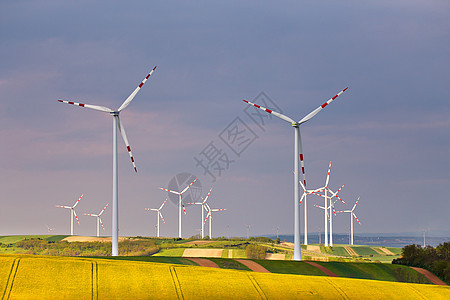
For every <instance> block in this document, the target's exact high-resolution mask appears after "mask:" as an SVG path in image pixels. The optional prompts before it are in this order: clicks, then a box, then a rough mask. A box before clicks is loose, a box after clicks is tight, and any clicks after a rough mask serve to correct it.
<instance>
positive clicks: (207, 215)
mask: <svg viewBox="0 0 450 300" xmlns="http://www.w3.org/2000/svg"><path fill="white" fill-rule="evenodd" d="M209 216H211V212H210V211H208V213H207V214H206V218H205V221H203V224H205V223H206V221H207V220H208V218H209Z"/></svg>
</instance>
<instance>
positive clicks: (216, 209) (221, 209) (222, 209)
mask: <svg viewBox="0 0 450 300" xmlns="http://www.w3.org/2000/svg"><path fill="white" fill-rule="evenodd" d="M224 210H228V208H214V209H212V211H224Z"/></svg>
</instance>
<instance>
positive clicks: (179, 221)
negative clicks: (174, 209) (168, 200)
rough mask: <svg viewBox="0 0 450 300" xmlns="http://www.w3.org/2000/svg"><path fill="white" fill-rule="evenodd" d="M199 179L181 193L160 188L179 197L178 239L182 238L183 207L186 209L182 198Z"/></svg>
mask: <svg viewBox="0 0 450 300" xmlns="http://www.w3.org/2000/svg"><path fill="white" fill-rule="evenodd" d="M197 179H198V178H195V179H194V181H192V182H191V184H190V185H188V186H187V187H186V188H185V189H184V190H182V191H181V192H175V191H172V190H168V189H165V188H161V187H160V188H159V189H160V190H163V191H166V192H169V193H172V194H176V195H178V197H179V201H178V237H179V238H181V207H183V209H184V205H183V200H182V199H181V196H182V195H183V194H184V192H186V191H187V190H188V189H189V188H190V187H191V185H193V184H194V182H196V181H197ZM184 214H186V210H184Z"/></svg>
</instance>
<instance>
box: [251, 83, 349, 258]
mask: <svg viewBox="0 0 450 300" xmlns="http://www.w3.org/2000/svg"><path fill="white" fill-rule="evenodd" d="M347 89H348V87H347V88H345V89H343V90H342V91H340V92H339V93H338V94H336V95H335V96H334V97H333V98H331V99H329V100H328V101H327V102H325V103H324V104H322V105H321V106H319V107H318V108H316V109H315V110H313V111H312V112H310V113H309V114H308V115H306V116H305V117H304V118H303V119H301V120H300V121H298V122H296V121H294V120H293V119H291V118H289V117H287V116H285V115H283V114H280V113H278V112H275V111H272V110H270V109H267V108H265V107H262V106H259V105H258V104H254V103H251V102H248V101H247V100H243V101H244V102H246V103H248V104H251V105H253V106H255V107H257V108H259V109H262V110H264V111H265V112H268V113H269V114H273V115H274V116H276V117H278V118H280V119H282V120H284V121H286V122H288V123H290V124H291V125H292V127H294V130H295V132H294V260H301V249H300V216H299V213H300V211H299V193H298V183H297V181H298V179H299V174H298V158H299V156H300V164H301V167H302V174H303V183H304V185H305V187H306V175H305V165H304V162H303V151H302V142H301V136H300V129H299V126H300V125H301V124H303V123H305V122H307V121H308V120H310V119H311V118H313V117H314V116H315V115H316V114H318V113H319V112H320V111H321V110H322V109H323V108H325V107H326V106H327V105H328V104H330V103H331V102H332V101H333V100H334V99H336V98H337V97H339V95H341V94H342V93H343V92H345V91H346V90H347ZM307 244H308V224H307V205H306V197H305V245H307Z"/></svg>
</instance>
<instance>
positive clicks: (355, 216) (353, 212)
mask: <svg viewBox="0 0 450 300" xmlns="http://www.w3.org/2000/svg"><path fill="white" fill-rule="evenodd" d="M352 215H353V216H354V217H355V219H356V221H358V223H359V225H361V222H360V221H359V219H358V217H357V216H356V215H355V213H354V212H352Z"/></svg>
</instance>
